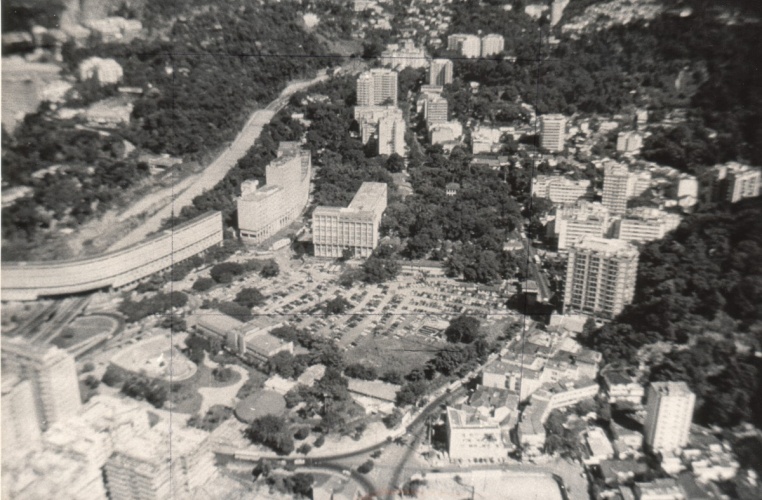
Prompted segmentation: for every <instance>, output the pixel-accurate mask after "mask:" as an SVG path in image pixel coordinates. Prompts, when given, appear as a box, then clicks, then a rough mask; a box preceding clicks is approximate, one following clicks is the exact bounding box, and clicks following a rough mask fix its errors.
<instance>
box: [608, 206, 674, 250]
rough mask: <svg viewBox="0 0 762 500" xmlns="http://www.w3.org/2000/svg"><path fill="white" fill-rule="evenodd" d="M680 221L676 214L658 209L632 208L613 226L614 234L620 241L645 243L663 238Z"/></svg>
mask: <svg viewBox="0 0 762 500" xmlns="http://www.w3.org/2000/svg"><path fill="white" fill-rule="evenodd" d="M681 220H682V219H681V217H680V216H679V215H678V214H672V213H668V212H664V211H662V210H659V209H658V208H648V207H638V208H633V209H630V210H628V211H627V215H625V216H624V217H622V218H621V219H620V220H618V221H617V222H616V223H615V224H614V234H615V235H616V238H617V239H620V240H625V241H631V242H636V243H645V242H648V241H654V240H659V239H661V238H663V237H664V236H665V235H666V234H667V233H669V232H670V231H673V230H675V229H677V227H678V226H679V225H680V221H681Z"/></svg>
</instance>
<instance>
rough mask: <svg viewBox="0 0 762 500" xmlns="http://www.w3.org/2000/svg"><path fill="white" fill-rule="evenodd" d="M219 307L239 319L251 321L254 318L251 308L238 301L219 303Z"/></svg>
mask: <svg viewBox="0 0 762 500" xmlns="http://www.w3.org/2000/svg"><path fill="white" fill-rule="evenodd" d="M217 309H219V311H220V312H221V313H223V314H227V315H228V316H231V317H233V318H235V319H237V320H238V321H243V322H246V321H249V320H251V318H252V315H251V309H249V308H248V307H246V306H242V305H240V304H237V303H236V302H222V303H220V304H218V305H217Z"/></svg>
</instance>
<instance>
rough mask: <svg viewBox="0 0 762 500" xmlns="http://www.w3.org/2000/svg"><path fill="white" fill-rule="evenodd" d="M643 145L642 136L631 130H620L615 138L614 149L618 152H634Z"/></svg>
mask: <svg viewBox="0 0 762 500" xmlns="http://www.w3.org/2000/svg"><path fill="white" fill-rule="evenodd" d="M642 147H643V136H642V135H640V133H638V132H635V131H633V130H628V131H626V132H620V133H619V134H618V135H617V138H616V150H617V151H618V152H620V153H636V152H638V151H640V148H642Z"/></svg>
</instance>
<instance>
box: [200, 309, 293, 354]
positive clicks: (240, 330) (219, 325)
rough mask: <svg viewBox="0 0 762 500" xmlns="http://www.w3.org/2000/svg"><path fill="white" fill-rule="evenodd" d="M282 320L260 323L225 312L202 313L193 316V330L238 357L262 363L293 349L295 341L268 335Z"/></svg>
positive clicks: (258, 320) (259, 320)
mask: <svg viewBox="0 0 762 500" xmlns="http://www.w3.org/2000/svg"><path fill="white" fill-rule="evenodd" d="M280 326H283V323H280V322H277V321H274V322H269V323H267V322H263V320H262V319H257V320H256V321H252V322H249V323H244V322H242V321H239V320H237V319H235V318H232V317H230V316H228V315H226V314H221V313H220V314H202V315H199V316H198V317H197V318H196V323H195V330H196V331H197V332H198V333H200V334H201V335H203V336H204V337H206V338H208V339H214V340H216V341H217V342H219V343H220V345H224V346H225V347H227V348H228V349H229V350H231V351H232V352H234V353H235V354H236V355H238V356H240V357H241V358H243V359H245V360H247V361H250V362H254V363H265V362H267V361H268V360H270V358H272V357H273V356H275V355H276V354H278V353H279V352H281V351H286V352H289V353H293V352H294V343H293V342H285V341H284V340H282V339H280V338H278V337H276V336H274V335H272V334H270V332H271V331H272V330H274V329H276V328H278V327H280Z"/></svg>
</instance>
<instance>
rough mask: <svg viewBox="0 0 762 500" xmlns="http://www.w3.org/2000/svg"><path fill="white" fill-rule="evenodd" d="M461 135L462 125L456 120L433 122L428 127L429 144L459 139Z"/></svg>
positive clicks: (445, 142)
mask: <svg viewBox="0 0 762 500" xmlns="http://www.w3.org/2000/svg"><path fill="white" fill-rule="evenodd" d="M462 136H463V125H461V124H460V122H458V121H448V122H445V123H435V124H433V125H432V126H431V127H429V140H430V141H431V144H443V145H444V144H447V143H453V142H457V141H460V138H461V137H462Z"/></svg>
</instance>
